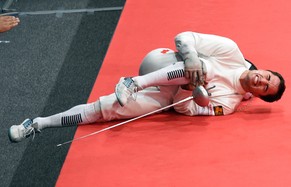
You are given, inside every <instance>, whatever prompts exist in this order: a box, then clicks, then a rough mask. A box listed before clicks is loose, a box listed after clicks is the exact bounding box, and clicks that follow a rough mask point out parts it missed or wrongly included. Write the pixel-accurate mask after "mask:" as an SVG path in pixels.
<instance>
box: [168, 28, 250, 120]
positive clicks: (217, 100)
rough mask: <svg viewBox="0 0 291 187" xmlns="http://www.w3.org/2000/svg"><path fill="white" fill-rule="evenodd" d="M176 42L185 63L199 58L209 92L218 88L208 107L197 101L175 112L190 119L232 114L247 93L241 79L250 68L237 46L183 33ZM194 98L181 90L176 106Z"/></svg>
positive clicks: (229, 41) (218, 39)
mask: <svg viewBox="0 0 291 187" xmlns="http://www.w3.org/2000/svg"><path fill="white" fill-rule="evenodd" d="M175 42H176V46H177V49H178V51H179V52H180V55H181V56H182V57H183V59H185V58H191V56H189V55H188V54H196V55H198V57H199V59H200V60H202V61H203V62H204V63H205V65H206V68H207V75H206V82H207V85H206V88H210V87H212V86H215V87H214V88H213V89H211V90H209V92H210V93H211V97H210V104H209V106H208V107H200V106H198V105H197V104H196V103H195V102H194V101H188V102H186V103H183V104H180V105H177V106H176V107H175V110H176V111H177V112H179V113H183V114H185V115H191V116H192V115H227V114H231V113H233V112H234V111H235V110H236V108H237V107H238V105H239V104H240V102H241V100H242V99H243V95H244V94H245V93H246V92H245V91H244V90H243V89H242V87H241V84H240V81H239V78H240V76H241V74H242V73H243V72H244V71H246V70H248V69H249V68H250V66H251V64H250V63H248V62H247V61H246V60H245V58H244V57H243V55H242V53H241V52H240V50H239V48H238V46H237V45H236V43H235V42H233V41H232V40H230V39H228V38H224V37H220V36H215V35H208V34H199V33H195V32H183V33H181V34H179V35H177V36H176V38H175ZM187 55H188V56H187ZM194 60H195V59H194ZM191 94H192V92H191V91H187V90H182V89H179V91H178V93H177V94H176V96H175V99H174V102H176V101H179V100H181V99H183V98H186V97H188V96H190V95H191Z"/></svg>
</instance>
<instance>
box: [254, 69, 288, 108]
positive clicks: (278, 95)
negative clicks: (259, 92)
mask: <svg viewBox="0 0 291 187" xmlns="http://www.w3.org/2000/svg"><path fill="white" fill-rule="evenodd" d="M267 71H269V72H271V73H272V74H273V75H275V76H277V77H278V78H279V79H280V84H279V88H278V92H277V93H276V94H273V95H265V96H260V98H261V99H262V100H264V101H266V102H270V103H271V102H274V101H278V100H279V99H281V97H282V95H283V93H284V91H285V89H286V86H285V80H284V78H283V77H282V75H281V74H279V73H278V72H274V71H271V70H267Z"/></svg>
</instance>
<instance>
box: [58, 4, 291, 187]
mask: <svg viewBox="0 0 291 187" xmlns="http://www.w3.org/2000/svg"><path fill="white" fill-rule="evenodd" d="M290 7H291V2H289V1H285V0H276V1H275V0H265V1H253V0H252V1H251V0H245V1H241V0H220V1H213V0H180V1H176V0H167V1H165V0H127V2H126V5H125V8H124V10H123V12H122V15H121V18H120V21H119V24H118V26H117V29H116V31H115V34H114V37H113V39H112V42H111V44H110V47H109V50H108V52H107V55H106V58H105V60H104V63H103V66H102V68H101V70H100V73H99V76H98V78H97V79H96V83H95V86H94V87H93V89H92V93H91V96H90V98H89V99H88V102H92V101H95V100H96V99H98V98H99V96H102V95H105V94H110V93H112V92H113V91H114V86H115V84H116V83H117V82H118V80H119V78H120V77H121V76H134V75H137V73H138V67H139V64H140V62H141V60H142V59H143V57H144V55H145V54H147V53H148V52H149V51H150V50H152V49H155V48H159V47H169V48H172V49H174V42H173V40H174V37H175V35H176V34H178V33H179V32H183V31H196V32H201V33H209V34H217V35H221V36H226V37H229V38H231V39H233V40H234V41H236V42H237V44H238V45H239V47H240V49H241V51H242V52H243V54H244V56H245V58H247V59H250V60H251V61H253V62H254V63H255V64H256V65H257V66H258V68H260V69H272V70H275V71H279V72H280V73H282V75H283V76H284V77H285V79H286V82H287V87H288V86H289V82H290V73H288V68H287V66H288V64H289V61H290V59H289V54H290V52H289V50H290V49H291V43H290V39H291V38H290V33H291V25H290V19H291V13H290V11H289V10H290ZM289 95H290V94H289V90H288V89H287V90H286V93H285V95H284V97H283V98H282V100H281V101H279V102H276V103H273V104H269V103H264V102H262V101H260V100H258V99H253V100H251V101H250V102H246V103H243V106H242V110H241V111H239V112H237V113H235V114H233V115H230V116H222V117H201V116H198V117H186V116H181V115H179V114H175V113H170V112H169V113H164V114H158V115H154V116H150V117H146V118H144V119H140V120H137V121H135V122H131V123H129V124H127V125H124V126H121V127H118V128H115V129H112V130H109V131H106V132H104V133H101V134H99V135H96V136H93V137H90V138H87V139H83V140H80V141H77V142H74V143H72V145H71V148H70V150H69V154H68V156H67V159H66V161H65V163H64V166H63V168H62V171H61V174H60V176H59V179H58V182H57V185H56V186H59V187H61V186H71V187H72V186H78V187H79V186H106V187H111V186H112V187H116V186H119V187H129V186H138V187H143V186H144V187H149V186H151V187H168V186H177V187H193V186H199V187H204V186H205V187H211V186H216V187H217V186H221V187H228V186H229V187H233V186H236V187H245V186H248V187H258V186H264V187H274V186H284V187H286V186H291V144H290V142H289V140H290V138H291V126H290V124H291V123H290V119H291V118H290V115H288V111H289V107H290V99H291V98H290V96H289ZM118 122H120V121H118ZM118 122H110V123H105V124H101V125H100V124H95V125H87V126H80V127H79V128H78V130H77V132H76V135H75V137H79V136H82V135H85V134H88V133H91V132H94V131H97V130H100V129H102V128H105V127H108V126H110V125H113V124H116V123H118Z"/></svg>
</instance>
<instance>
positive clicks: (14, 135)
mask: <svg viewBox="0 0 291 187" xmlns="http://www.w3.org/2000/svg"><path fill="white" fill-rule="evenodd" d="M34 125H37V124H36V123H33V121H32V120H31V119H26V120H24V121H23V122H22V123H21V124H20V125H12V126H11V127H10V128H9V130H8V136H9V139H10V141H11V142H20V141H22V140H24V139H25V138H27V137H29V136H30V135H31V134H32V135H33V137H34V135H35V131H38V132H40V131H39V130H38V129H37V127H34Z"/></svg>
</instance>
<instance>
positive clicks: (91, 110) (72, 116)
mask: <svg viewBox="0 0 291 187" xmlns="http://www.w3.org/2000/svg"><path fill="white" fill-rule="evenodd" d="M101 119H102V114H101V111H100V102H99V101H96V102H94V103H90V104H83V105H78V106H75V107H73V108H71V109H69V110H67V111H65V112H61V113H58V114H55V115H52V116H48V117H37V118H35V119H33V122H34V123H35V122H36V123H37V129H39V130H41V129H44V128H48V127H65V126H72V125H77V124H88V123H94V122H97V121H99V120H101Z"/></svg>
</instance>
